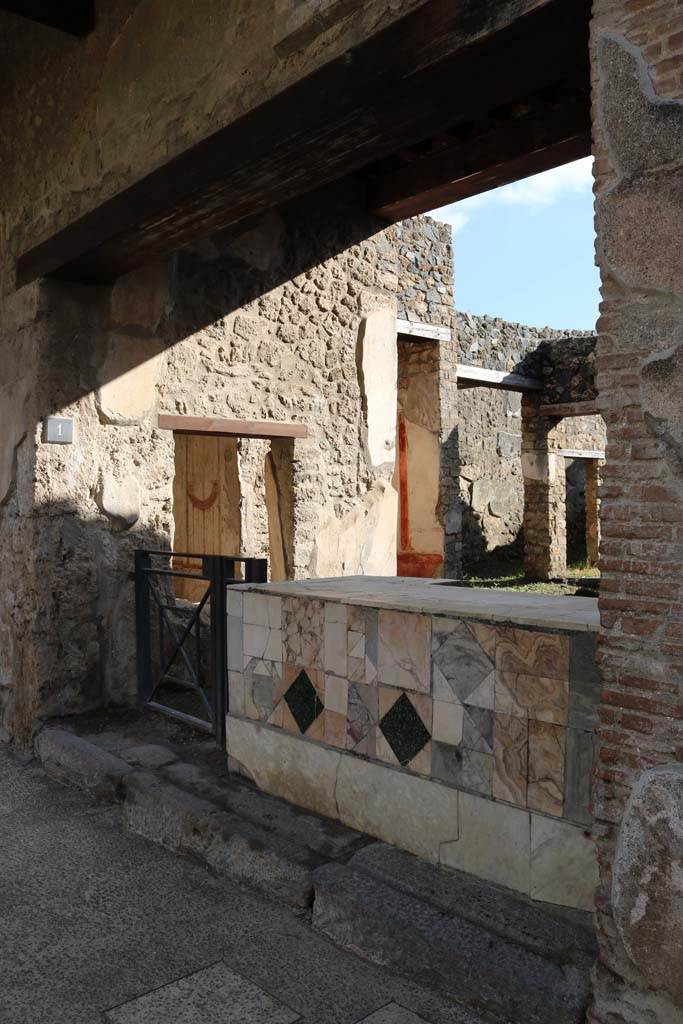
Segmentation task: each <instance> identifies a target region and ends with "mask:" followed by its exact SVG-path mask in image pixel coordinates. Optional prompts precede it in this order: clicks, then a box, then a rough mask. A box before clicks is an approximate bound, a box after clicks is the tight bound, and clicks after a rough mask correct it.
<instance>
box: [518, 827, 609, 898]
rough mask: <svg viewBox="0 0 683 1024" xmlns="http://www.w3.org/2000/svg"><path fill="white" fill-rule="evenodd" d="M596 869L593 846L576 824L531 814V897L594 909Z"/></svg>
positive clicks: (591, 841) (596, 881)
mask: <svg viewBox="0 0 683 1024" xmlns="http://www.w3.org/2000/svg"><path fill="white" fill-rule="evenodd" d="M597 884H598V868H597V861H596V856H595V843H594V842H593V840H592V839H591V838H590V836H588V835H586V830H585V829H583V828H581V826H579V825H572V824H570V822H568V821H559V820H557V819H556V818H546V817H544V816H543V815H540V814H532V815H531V896H532V897H533V898H534V899H535V900H541V901H543V902H544V903H556V904H559V905H560V906H563V907H577V908H578V909H580V910H593V908H594V905H595V888H596V886H597Z"/></svg>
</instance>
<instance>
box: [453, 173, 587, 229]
mask: <svg viewBox="0 0 683 1024" xmlns="http://www.w3.org/2000/svg"><path fill="white" fill-rule="evenodd" d="M592 185H593V158H592V157H590V156H589V157H586V158H585V159H583V160H576V161H575V162H574V163H571V164H565V165H564V166H563V167H555V168H553V170H551V171H543V172H542V173H541V174H534V175H533V176H532V177H530V178H524V179H523V180H522V181H515V182H513V183H512V184H511V185H503V186H501V188H496V189H492V190H491V191H490V192H482V193H481V194H480V195H478V196H472V197H471V198H470V199H463V200H461V202H459V203H451V205H450V206H442V207H441V209H440V210H434V211H433V216H435V217H436V218H437V219H438V220H442V221H445V222H446V223H447V224H451V225H452V226H453V229H454V231H460V230H461V229H462V228H463V227H464V226H465V225H466V224H468V223H469V222H470V221H471V220H472V217H473V215H474V214H475V213H476V211H477V210H480V209H481V208H482V207H484V206H493V205H496V204H501V205H504V206H526V207H527V208H531V209H533V208H536V209H538V208H539V207H544V206H552V205H553V204H554V203H558V202H560V201H561V200H562V199H563V198H565V197H566V196H568V195H576V194H578V193H581V192H588V191H590V189H591V188H592Z"/></svg>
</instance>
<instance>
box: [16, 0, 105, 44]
mask: <svg viewBox="0 0 683 1024" xmlns="http://www.w3.org/2000/svg"><path fill="white" fill-rule="evenodd" d="M0 10H3V11H9V12H10V13H11V14H17V15H18V16H19V17H21V18H28V19H29V20H30V21H37V22H39V23H40V24H41V25H47V26H48V28H56V29H58V30H59V31H60V32H66V33H68V34H69V35H72V36H87V35H88V33H89V32H92V30H93V29H94V27H95V3H94V0H61V2H60V3H55V2H53V0H0Z"/></svg>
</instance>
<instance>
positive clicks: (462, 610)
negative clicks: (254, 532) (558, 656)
mask: <svg viewBox="0 0 683 1024" xmlns="http://www.w3.org/2000/svg"><path fill="white" fill-rule="evenodd" d="M238 589H240V590H257V591H259V592H262V593H267V594H277V595H279V596H281V597H288V596H290V595H294V594H305V595H306V597H310V598H315V599H317V600H320V601H340V602H341V603H342V604H352V605H359V606H364V607H370V608H393V609H396V610H397V611H413V612H420V613H421V614H424V615H449V616H456V615H457V616H458V618H468V619H479V620H484V621H488V622H500V623H504V622H509V623H517V624H519V625H525V626H540V627H542V628H545V629H566V630H570V631H571V632H593V633H597V631H598V629H599V625H600V619H599V615H598V602H597V599H596V598H594V597H555V596H553V595H550V594H528V593H526V592H522V593H511V592H509V591H502V590H493V589H491V588H484V587H480V588H477V587H458V586H452V585H450V584H449V583H448V582H447V581H443V580H424V579H415V578H412V577H410V578H409V577H402V576H338V577H334V578H331V579H315V580H295V581H293V582H290V583H268V584H240V586H239V588H238Z"/></svg>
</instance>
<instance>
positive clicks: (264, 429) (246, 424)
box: [159, 413, 308, 439]
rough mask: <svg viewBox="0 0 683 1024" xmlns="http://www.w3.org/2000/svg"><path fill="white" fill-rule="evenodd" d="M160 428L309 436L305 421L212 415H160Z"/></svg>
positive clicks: (181, 431) (233, 434)
mask: <svg viewBox="0 0 683 1024" xmlns="http://www.w3.org/2000/svg"><path fill="white" fill-rule="evenodd" d="M159 429H160V430H172V431H173V432H174V433H176V434H216V435H220V436H222V437H225V436H230V437H260V438H266V439H269V438H276V437H308V427H307V426H306V424H305V423H283V422H281V421H278V420H228V419H221V418H214V417H211V416H171V415H167V414H164V413H162V414H160V415H159Z"/></svg>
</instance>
